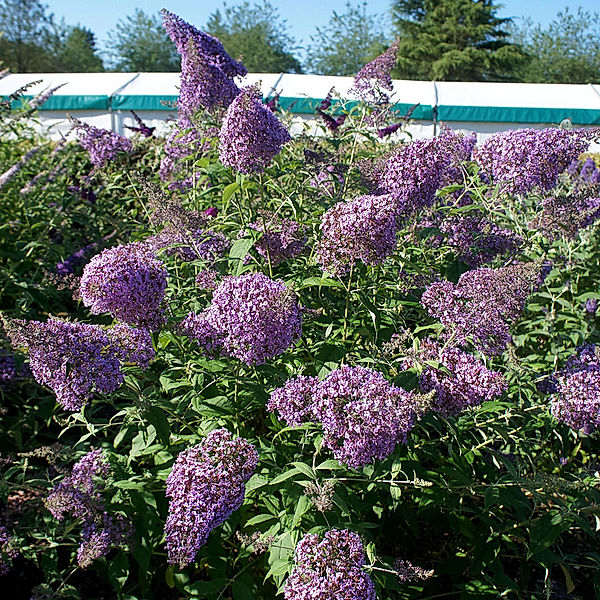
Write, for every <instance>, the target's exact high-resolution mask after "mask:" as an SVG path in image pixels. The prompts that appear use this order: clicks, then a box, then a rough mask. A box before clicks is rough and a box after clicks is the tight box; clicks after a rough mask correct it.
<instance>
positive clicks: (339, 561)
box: [283, 529, 376, 600]
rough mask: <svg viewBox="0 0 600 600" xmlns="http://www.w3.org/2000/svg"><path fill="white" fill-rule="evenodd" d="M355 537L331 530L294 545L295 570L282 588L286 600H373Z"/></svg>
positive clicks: (372, 586)
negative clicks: (321, 535)
mask: <svg viewBox="0 0 600 600" xmlns="http://www.w3.org/2000/svg"><path fill="white" fill-rule="evenodd" d="M364 565H365V553H364V548H363V545H362V541H361V539H360V537H359V536H358V534H356V533H354V532H353V531H349V530H347V529H341V530H340V529H331V530H329V531H327V532H325V534H324V535H323V537H322V539H321V537H320V536H319V535H318V534H315V533H307V534H306V535H305V536H304V537H303V538H302V539H301V540H300V541H299V542H298V545H297V546H296V552H295V554H294V570H293V571H292V574H291V575H290V576H289V577H288V579H287V581H286V583H285V586H284V588H283V597H284V598H285V600H375V598H376V594H375V586H374V584H373V581H372V580H371V578H370V577H369V575H368V574H367V573H366V572H365V570H364Z"/></svg>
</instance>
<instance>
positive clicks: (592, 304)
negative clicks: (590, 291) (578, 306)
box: [584, 298, 598, 317]
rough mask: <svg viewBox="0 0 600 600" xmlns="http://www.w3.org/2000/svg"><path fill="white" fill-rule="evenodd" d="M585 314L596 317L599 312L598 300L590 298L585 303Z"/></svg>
mask: <svg viewBox="0 0 600 600" xmlns="http://www.w3.org/2000/svg"><path fill="white" fill-rule="evenodd" d="M584 308H585V313H586V315H587V316H588V317H595V316H596V313H597V312H598V299H597V298H588V299H587V300H586V301H585V306H584Z"/></svg>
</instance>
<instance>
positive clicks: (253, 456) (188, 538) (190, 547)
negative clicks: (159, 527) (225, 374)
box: [165, 429, 258, 567]
mask: <svg viewBox="0 0 600 600" xmlns="http://www.w3.org/2000/svg"><path fill="white" fill-rule="evenodd" d="M257 463H258V452H257V451H256V449H255V447H254V446H253V445H252V444H250V443H249V442H248V441H247V440H245V439H243V438H234V437H233V436H232V435H231V433H230V432H229V431H227V430H226V429H217V430H214V431H212V432H211V433H209V434H208V435H207V436H206V438H205V439H204V441H203V442H202V443H201V444H198V445H196V446H193V447H192V448H189V449H187V450H184V451H183V452H181V453H180V454H179V455H178V456H177V459H176V460H175V464H174V465H173V468H172V470H171V472H170V473H169V476H168V477H167V492H166V493H167V497H168V498H169V512H168V515H167V522H166V524H165V537H166V544H167V556H168V561H169V563H171V564H177V565H179V566H180V567H185V566H186V565H189V564H190V563H191V562H193V561H194V559H195V558H196V554H197V552H198V550H199V549H200V548H201V547H202V546H203V545H204V544H205V543H206V541H207V539H208V536H209V534H210V532H211V531H212V530H213V529H215V528H216V527H218V526H219V525H221V524H223V523H224V522H225V521H226V520H227V519H228V518H229V516H230V515H231V514H232V513H233V512H234V511H236V510H237V509H238V508H239V507H240V506H241V505H242V502H243V500H244V494H245V483H246V481H248V479H250V476H251V475H252V473H253V472H254V470H255V469H256V465H257Z"/></svg>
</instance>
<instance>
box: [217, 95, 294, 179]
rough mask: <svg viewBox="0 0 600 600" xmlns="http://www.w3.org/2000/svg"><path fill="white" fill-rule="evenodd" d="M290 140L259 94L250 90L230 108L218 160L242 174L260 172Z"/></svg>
mask: <svg viewBox="0 0 600 600" xmlns="http://www.w3.org/2000/svg"><path fill="white" fill-rule="evenodd" d="M290 139H291V137H290V134H289V132H288V130H287V129H286V128H285V127H284V126H283V125H282V124H281V122H280V121H279V119H278V118H277V117H276V116H275V115H274V114H273V113H272V112H271V111H270V110H269V109H268V108H267V107H266V106H265V105H264V104H263V103H262V102H261V99H260V94H259V93H258V91H257V90H256V89H255V88H253V87H248V88H245V89H243V90H242V92H241V93H240V94H239V96H237V98H235V100H234V101H233V102H232V103H231V104H230V106H229V108H228V109H227V113H226V114H225V118H224V119H223V125H222V127H221V132H220V133H219V140H220V146H219V158H220V160H221V162H222V163H223V164H224V165H226V166H229V167H232V168H233V169H235V170H236V171H240V172H241V173H261V172H262V171H264V170H265V169H266V167H268V166H269V164H270V163H271V161H272V160H273V158H274V157H275V156H277V154H279V153H280V152H281V149H282V147H283V146H284V145H285V144H287V142H289V141H290Z"/></svg>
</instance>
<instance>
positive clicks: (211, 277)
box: [196, 269, 220, 291]
mask: <svg viewBox="0 0 600 600" xmlns="http://www.w3.org/2000/svg"><path fill="white" fill-rule="evenodd" d="M219 277H220V276H219V273H218V272H217V271H214V270H212V269H203V270H202V271H200V272H199V273H198V275H196V285H197V286H198V287H199V288H200V289H203V290H209V291H212V290H216V289H217V287H218V286H219Z"/></svg>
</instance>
